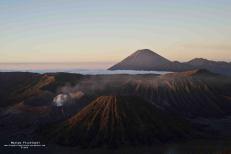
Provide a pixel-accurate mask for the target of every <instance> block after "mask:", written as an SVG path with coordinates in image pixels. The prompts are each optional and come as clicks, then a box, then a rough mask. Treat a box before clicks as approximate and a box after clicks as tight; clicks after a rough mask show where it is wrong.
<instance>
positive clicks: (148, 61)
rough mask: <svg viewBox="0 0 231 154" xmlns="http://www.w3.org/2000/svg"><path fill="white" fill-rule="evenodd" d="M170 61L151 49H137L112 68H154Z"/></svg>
mask: <svg viewBox="0 0 231 154" xmlns="http://www.w3.org/2000/svg"><path fill="white" fill-rule="evenodd" d="M167 63H170V61H169V60H168V59H166V58H164V57H162V56H160V55H159V54H157V53H155V52H153V51H152V50H149V49H141V50H137V51H136V52H134V53H133V54H131V55H130V56H128V57H127V58H125V59H124V60H122V61H121V62H119V63H117V64H116V65H114V66H112V67H111V68H110V70H120V69H121V70H152V69H153V68H155V67H157V66H160V65H164V64H167Z"/></svg>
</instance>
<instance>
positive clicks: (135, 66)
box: [109, 49, 231, 75]
mask: <svg viewBox="0 0 231 154" xmlns="http://www.w3.org/2000/svg"><path fill="white" fill-rule="evenodd" d="M193 69H207V70H209V71H211V72H214V73H219V74H224V75H231V63H228V62H224V61H212V60H207V59H203V58H195V59H192V60H190V61H188V62H178V61H170V60H168V59H166V58H164V57H162V56H160V55H158V54H157V53H155V52H153V51H151V50H149V49H142V50H138V51H136V52H135V53H133V54H131V55H130V56H128V57H127V58H125V59H124V60H122V61H121V62H119V63H117V64H115V65H114V66H112V67H110V68H109V70H147V71H151V70H154V71H170V72H182V71H189V70H193Z"/></svg>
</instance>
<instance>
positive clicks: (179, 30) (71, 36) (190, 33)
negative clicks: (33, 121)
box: [0, 0, 231, 62]
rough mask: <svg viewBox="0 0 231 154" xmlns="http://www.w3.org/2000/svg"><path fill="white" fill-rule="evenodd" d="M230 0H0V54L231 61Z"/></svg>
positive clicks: (44, 58) (4, 57)
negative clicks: (138, 54) (137, 54)
mask: <svg viewBox="0 0 231 154" xmlns="http://www.w3.org/2000/svg"><path fill="white" fill-rule="evenodd" d="M230 40H231V0H0V62H82V61H85V62H88V61H91V62H98V61H101V62H115V61H119V60H121V59H123V58H124V57H126V56H127V55H129V54H131V53H132V52H134V51H135V50H137V49H143V48H149V49H151V50H153V51H156V52H158V53H159V54H161V55H163V56H165V57H166V58H169V59H170V60H180V61H186V60H189V59H192V58H194V57H204V58H209V59H214V60H227V61H231V43H230Z"/></svg>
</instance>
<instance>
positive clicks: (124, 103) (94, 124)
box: [47, 96, 193, 147]
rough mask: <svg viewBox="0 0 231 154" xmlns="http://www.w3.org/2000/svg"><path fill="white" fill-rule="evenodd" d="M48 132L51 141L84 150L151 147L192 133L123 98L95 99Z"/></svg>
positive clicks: (140, 102)
mask: <svg viewBox="0 0 231 154" xmlns="http://www.w3.org/2000/svg"><path fill="white" fill-rule="evenodd" d="M50 131H51V132H49V130H48V132H49V133H48V134H47V135H48V137H50V139H51V140H55V141H56V142H58V143H60V144H64V145H72V146H83V147H95V146H104V145H105V146H109V147H116V146H119V145H136V144H152V143H158V142H166V141H171V140H178V139H182V138H187V137H189V136H191V135H192V132H193V131H192V129H191V125H190V124H189V123H187V122H185V121H183V120H179V119H177V118H173V117H169V116H168V115H166V114H163V113H162V112H161V111H160V110H159V109H157V108H155V107H154V106H153V105H152V104H150V103H147V102H145V101H143V100H142V99H140V98H138V97H126V96H101V97H98V98H97V99H96V100H95V101H93V102H92V103H91V104H89V105H88V106H87V107H85V108H84V109H82V110H81V111H80V112H79V113H77V115H75V116H73V117H72V118H70V119H69V120H68V121H66V122H65V123H64V124H61V125H59V126H58V127H55V128H52V129H50ZM53 136H54V138H53Z"/></svg>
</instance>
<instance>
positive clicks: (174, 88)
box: [121, 70, 231, 117]
mask: <svg viewBox="0 0 231 154" xmlns="http://www.w3.org/2000/svg"><path fill="white" fill-rule="evenodd" d="M230 87H231V80H230V78H225V77H222V76H219V75H217V74H212V73H210V72H207V71H203V70H197V71H189V72H183V73H173V74H168V75H164V76H161V77H159V78H150V79H142V80H131V81H129V82H127V84H126V85H125V86H124V89H123V90H122V92H121V93H123V94H126V95H135V96H139V97H142V98H144V99H145V100H148V102H150V103H152V104H154V105H155V106H157V107H159V108H161V109H163V110H165V111H166V112H168V113H174V114H178V115H181V116H186V117H198V116H201V117H222V116H225V115H230V114H231V111H230V109H231V101H230V99H227V97H230V96H231V92H230V91H231V88H230Z"/></svg>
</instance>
